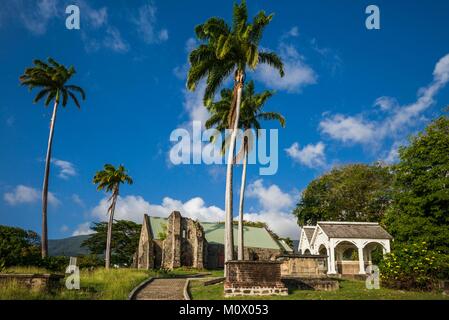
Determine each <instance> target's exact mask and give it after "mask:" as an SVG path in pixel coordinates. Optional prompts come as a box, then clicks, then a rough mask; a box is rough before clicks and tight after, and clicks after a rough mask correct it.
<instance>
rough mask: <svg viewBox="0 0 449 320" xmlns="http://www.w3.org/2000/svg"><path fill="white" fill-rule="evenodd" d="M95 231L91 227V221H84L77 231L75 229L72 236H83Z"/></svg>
mask: <svg viewBox="0 0 449 320" xmlns="http://www.w3.org/2000/svg"><path fill="white" fill-rule="evenodd" d="M92 233H94V231H93V230H92V229H91V228H90V222H84V223H82V224H79V225H78V227H77V228H76V230H75V231H73V233H72V236H81V235H87V234H92Z"/></svg>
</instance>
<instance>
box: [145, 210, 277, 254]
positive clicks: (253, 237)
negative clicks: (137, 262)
mask: <svg viewBox="0 0 449 320" xmlns="http://www.w3.org/2000/svg"><path fill="white" fill-rule="evenodd" d="M167 223H168V221H167V218H161V217H150V224H151V230H152V232H153V237H154V238H155V239H159V234H160V233H161V232H163V225H164V224H165V225H167ZM200 224H201V226H202V227H203V229H204V233H205V237H206V240H207V242H209V243H211V244H213V243H214V244H224V223H217V222H200ZM243 234H244V242H245V247H250V248H266V249H280V245H279V244H278V243H277V242H276V241H275V240H274V239H273V237H272V236H271V235H270V233H269V232H268V231H267V230H266V229H265V228H258V227H248V226H244V227H243ZM237 237H238V228H237V225H234V245H235V246H237V241H238V240H237Z"/></svg>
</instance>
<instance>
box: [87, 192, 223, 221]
mask: <svg viewBox="0 0 449 320" xmlns="http://www.w3.org/2000/svg"><path fill="white" fill-rule="evenodd" d="M108 199H109V198H104V199H102V200H101V201H100V203H99V204H98V205H97V206H96V207H95V208H94V209H93V210H92V215H93V216H94V217H96V218H99V219H100V220H103V221H106V220H107V218H108V216H107V211H108V207H109V201H108ZM174 210H178V211H180V212H181V214H182V215H183V216H185V217H189V218H192V219H198V220H200V221H211V222H213V221H222V220H223V219H224V211H223V210H222V209H220V208H218V207H216V206H206V204H205V202H204V200H203V199H202V198H200V197H195V198H192V199H190V200H188V201H186V202H182V201H179V200H175V199H172V198H170V197H165V198H164V199H163V200H162V203H161V204H150V203H149V202H148V201H146V200H145V199H144V198H142V197H141V196H133V195H129V196H125V197H119V199H118V200H117V205H116V208H115V215H114V218H115V219H117V220H120V219H125V220H132V221H135V222H138V223H142V218H143V215H144V214H145V213H146V214H149V215H152V216H160V217H167V216H168V215H169V214H170V213H171V212H172V211H174Z"/></svg>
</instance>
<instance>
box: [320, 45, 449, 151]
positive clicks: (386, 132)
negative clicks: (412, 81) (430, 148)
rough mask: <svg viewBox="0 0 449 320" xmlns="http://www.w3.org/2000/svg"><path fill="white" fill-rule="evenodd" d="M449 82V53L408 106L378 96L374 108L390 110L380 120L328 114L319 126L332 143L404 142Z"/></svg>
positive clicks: (361, 116) (362, 116) (360, 116)
mask: <svg viewBox="0 0 449 320" xmlns="http://www.w3.org/2000/svg"><path fill="white" fill-rule="evenodd" d="M448 81H449V54H447V55H445V56H444V57H442V58H441V59H440V60H439V61H438V62H437V63H436V65H435V68H434V71H433V80H432V82H431V83H430V84H429V85H427V86H426V87H423V88H420V89H419V90H418V98H417V100H416V101H415V102H413V103H411V104H407V105H399V103H398V102H397V100H396V99H395V98H391V97H380V98H378V99H376V101H375V102H374V105H376V106H379V107H380V108H381V109H382V110H389V111H391V112H390V113H389V114H388V115H386V116H385V117H384V119H382V120H371V119H369V118H368V117H366V116H364V115H362V114H359V115H355V116H351V115H342V114H337V115H327V116H326V117H325V118H324V119H323V120H322V121H321V122H320V125H319V128H320V130H321V132H322V133H324V134H327V135H328V136H329V137H330V138H332V139H334V140H339V141H342V142H353V143H360V144H368V145H372V144H376V143H378V142H379V141H381V140H382V139H385V138H387V137H389V138H393V139H394V140H395V141H398V140H401V139H403V137H404V135H406V134H408V132H409V129H410V128H411V127H413V126H415V125H416V124H417V123H418V122H419V121H420V119H421V116H422V113H423V112H424V111H425V110H427V109H428V108H429V107H431V106H432V105H433V104H434V103H435V97H436V95H437V94H438V93H439V92H440V90H441V89H443V88H444V87H445V86H446V84H447V83H448Z"/></svg>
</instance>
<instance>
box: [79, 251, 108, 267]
mask: <svg viewBox="0 0 449 320" xmlns="http://www.w3.org/2000/svg"><path fill="white" fill-rule="evenodd" d="M77 264H78V266H79V268H80V269H93V268H97V267H101V266H103V265H104V259H102V258H100V257H99V256H98V255H95V254H89V255H85V256H79V257H78V259H77Z"/></svg>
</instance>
